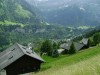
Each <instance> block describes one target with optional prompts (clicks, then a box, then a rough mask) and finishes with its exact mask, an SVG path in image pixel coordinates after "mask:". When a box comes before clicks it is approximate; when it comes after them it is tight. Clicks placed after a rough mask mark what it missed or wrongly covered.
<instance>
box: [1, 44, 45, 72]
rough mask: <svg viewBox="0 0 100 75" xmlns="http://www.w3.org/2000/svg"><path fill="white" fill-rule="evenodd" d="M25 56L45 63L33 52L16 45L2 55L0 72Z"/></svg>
mask: <svg viewBox="0 0 100 75" xmlns="http://www.w3.org/2000/svg"><path fill="white" fill-rule="evenodd" d="M24 55H27V56H29V57H32V58H34V59H37V60H39V61H41V62H45V61H44V60H43V59H42V58H41V57H39V56H38V55H37V54H36V53H35V52H32V50H30V49H28V48H27V47H25V46H22V45H20V44H18V43H16V44H14V45H13V46H11V47H9V48H8V49H6V50H5V51H3V52H1V53H0V70H2V69H4V68H6V67H7V66H8V65H10V64H12V63H13V62H14V61H16V60H17V59H19V58H20V57H22V56H24Z"/></svg>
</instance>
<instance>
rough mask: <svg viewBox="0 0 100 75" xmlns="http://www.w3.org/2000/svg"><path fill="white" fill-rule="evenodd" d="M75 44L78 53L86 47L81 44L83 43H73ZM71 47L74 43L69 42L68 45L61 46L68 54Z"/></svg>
mask: <svg viewBox="0 0 100 75" xmlns="http://www.w3.org/2000/svg"><path fill="white" fill-rule="evenodd" d="M73 43H74V46H75V49H76V51H79V50H81V49H83V48H84V46H85V45H84V44H81V43H78V42H73ZM71 45H72V41H69V42H67V43H64V44H62V45H61V46H60V48H62V49H64V51H65V50H66V52H68V51H69V49H70V46H71Z"/></svg>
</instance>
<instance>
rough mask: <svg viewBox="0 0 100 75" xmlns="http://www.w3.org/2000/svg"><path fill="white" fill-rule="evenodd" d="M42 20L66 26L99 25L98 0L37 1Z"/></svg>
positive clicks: (99, 0)
mask: <svg viewBox="0 0 100 75" xmlns="http://www.w3.org/2000/svg"><path fill="white" fill-rule="evenodd" d="M36 3H37V5H36V6H37V7H38V8H39V9H40V10H41V12H42V14H41V15H42V16H43V19H44V20H45V21H47V22H50V23H55V24H61V25H66V26H80V25H81V26H83V25H86V26H97V25H100V21H99V19H100V0H39V1H38V2H36Z"/></svg>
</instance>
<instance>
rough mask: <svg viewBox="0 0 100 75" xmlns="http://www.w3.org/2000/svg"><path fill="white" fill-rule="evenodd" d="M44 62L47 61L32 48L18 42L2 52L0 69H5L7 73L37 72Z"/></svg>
mask: <svg viewBox="0 0 100 75" xmlns="http://www.w3.org/2000/svg"><path fill="white" fill-rule="evenodd" d="M43 62H45V61H44V60H43V59H42V58H41V57H40V56H38V55H37V54H36V53H35V52H32V50H31V49H30V48H28V47H26V46H22V45H20V44H18V43H16V44H14V45H13V46H11V47H10V48H8V49H6V50H5V51H3V52H1V53H0V71H2V70H3V71H4V70H5V71H6V73H5V75H19V74H24V73H29V72H36V71H38V70H39V69H40V65H41V63H43ZM0 73H2V72H0ZM3 74H4V73H3ZM0 75H2V74H0Z"/></svg>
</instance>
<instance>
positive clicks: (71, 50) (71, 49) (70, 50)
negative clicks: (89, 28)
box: [68, 43, 76, 54]
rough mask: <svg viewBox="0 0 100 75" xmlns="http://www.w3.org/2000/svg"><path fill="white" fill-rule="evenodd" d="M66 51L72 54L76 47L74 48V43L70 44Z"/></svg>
mask: <svg viewBox="0 0 100 75" xmlns="http://www.w3.org/2000/svg"><path fill="white" fill-rule="evenodd" d="M68 53H69V54H74V53H76V49H75V46H74V43H72V44H71V46H70V49H69V52H68Z"/></svg>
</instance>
